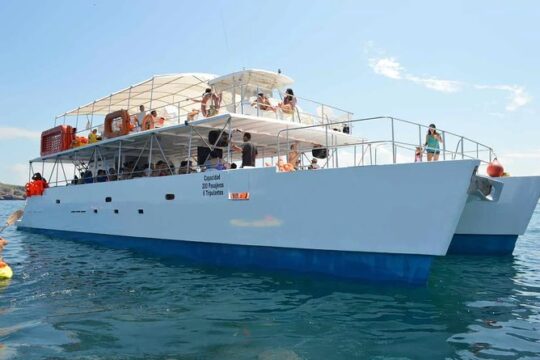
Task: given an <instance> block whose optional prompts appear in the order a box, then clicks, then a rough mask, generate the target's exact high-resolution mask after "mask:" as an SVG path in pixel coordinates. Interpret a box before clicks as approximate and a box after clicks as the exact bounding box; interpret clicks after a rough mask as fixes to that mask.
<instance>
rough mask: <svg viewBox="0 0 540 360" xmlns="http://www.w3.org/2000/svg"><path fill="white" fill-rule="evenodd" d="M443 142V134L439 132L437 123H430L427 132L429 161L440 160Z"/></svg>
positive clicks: (426, 144)
mask: <svg viewBox="0 0 540 360" xmlns="http://www.w3.org/2000/svg"><path fill="white" fill-rule="evenodd" d="M442 142H443V139H442V137H441V135H440V134H439V133H438V132H437V128H436V127H435V124H430V125H429V129H428V132H427V134H426V143H425V144H424V145H425V147H426V153H427V161H437V160H439V154H440V153H441V150H440V145H439V144H440V143H442Z"/></svg>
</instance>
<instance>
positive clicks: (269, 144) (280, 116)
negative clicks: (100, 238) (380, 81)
mask: <svg viewBox="0 0 540 360" xmlns="http://www.w3.org/2000/svg"><path fill="white" fill-rule="evenodd" d="M292 83H293V81H292V79H290V78H288V77H287V76H284V75H283V74H279V73H273V72H268V71H264V70H244V71H240V72H236V73H232V74H229V75H225V76H221V77H217V76H215V75H210V74H174V75H162V76H155V77H153V78H152V79H149V80H146V81H144V82H141V83H139V84H135V85H133V86H130V87H129V88H126V89H123V90H120V91H118V92H116V93H113V94H111V95H109V96H108V97H104V98H101V99H98V100H96V101H93V102H91V103H89V104H86V105H84V106H81V107H78V108H76V109H73V110H71V111H68V112H66V113H64V114H62V115H60V116H58V117H57V118H56V119H55V123H58V121H62V123H64V124H72V125H74V127H75V128H77V129H78V128H79V126H81V127H84V128H85V130H77V131H76V133H77V134H78V135H86V134H87V133H88V131H89V130H91V129H99V131H100V132H102V131H103V120H104V118H105V117H106V116H107V114H110V113H112V112H115V111H119V110H123V111H124V110H127V112H128V113H129V118H130V119H135V118H136V115H137V112H138V111H139V107H140V106H141V105H142V106H144V107H145V108H146V110H156V112H157V117H158V118H163V122H162V123H160V124H156V127H155V128H152V129H149V130H146V131H139V132H134V131H131V132H126V133H125V134H120V135H119V136H116V135H115V136H114V137H110V138H104V139H103V140H101V141H99V142H96V143H94V144H89V145H84V146H80V147H73V148H71V149H67V150H65V151H61V152H57V153H53V154H49V155H45V156H42V157H39V158H36V159H33V160H31V162H30V163H31V171H30V173H33V172H34V169H33V168H32V163H36V162H42V163H46V162H49V163H54V165H53V167H52V170H51V176H50V177H49V180H51V179H52V173H53V172H54V171H55V170H56V174H57V181H56V184H62V183H67V182H69V181H70V180H69V179H68V176H66V171H65V169H64V164H65V163H70V164H71V165H73V166H74V169H73V173H74V175H76V174H78V172H77V171H79V172H81V171H83V170H84V171H87V170H89V169H92V171H93V174H94V175H95V174H96V173H97V172H98V171H105V172H106V173H107V174H108V173H109V172H111V171H114V172H115V173H117V174H121V173H122V172H125V171H127V170H129V172H130V173H131V174H133V173H134V172H136V171H139V172H142V171H143V170H144V169H145V167H146V168H147V169H150V168H151V167H154V164H153V162H156V159H158V161H159V162H164V163H166V164H167V173H169V174H175V173H181V172H182V171H183V173H189V172H190V171H193V170H194V169H193V168H192V167H191V166H187V167H186V163H188V164H191V163H195V162H197V163H198V164H199V165H202V164H204V163H205V162H206V160H209V158H210V157H211V156H210V153H211V152H212V151H214V150H217V151H218V153H219V158H220V159H222V160H223V161H224V162H226V163H228V164H232V163H233V162H239V161H241V154H239V153H238V152H235V151H234V147H235V146H238V145H241V143H242V135H240V133H244V132H249V133H250V134H251V136H252V140H251V142H252V143H253V145H255V146H256V148H257V149H258V152H259V157H258V159H259V161H258V162H257V166H264V165H265V164H272V165H273V164H274V163H276V162H277V161H278V160H279V159H284V160H286V161H289V160H288V159H285V157H288V155H290V151H291V145H293V144H294V145H295V147H296V149H295V150H294V151H295V152H297V153H298V156H299V160H298V166H297V169H298V170H301V169H307V168H308V165H310V164H311V162H312V161H313V159H314V158H315V155H316V152H317V151H319V152H320V151H323V152H324V154H325V156H319V155H321V154H319V155H318V156H317V158H318V159H319V164H318V166H319V167H320V168H323V169H324V168H336V167H344V166H359V165H376V164H392V163H394V164H395V163H403V162H413V161H415V156H414V155H415V150H416V149H417V147H422V146H423V144H424V142H425V131H426V130H427V126H425V125H422V124H418V123H414V122H410V121H406V120H401V119H397V118H393V117H373V118H364V119H353V118H352V113H351V112H348V111H344V110H341V109H338V108H336V107H332V106H329V105H325V104H322V103H317V102H312V101H309V100H306V99H304V98H302V97H299V96H297V95H295V96H294V97H295V99H296V106H294V107H293V111H285V110H290V109H286V108H285V109H284V108H283V107H282V103H283V98H284V96H287V95H284V93H283V89H284V88H286V87H290V86H291V84H292ZM208 88H210V89H212V94H215V95H212V96H215V97H216V98H217V97H218V96H219V106H218V107H217V108H218V109H217V112H216V113H211V114H206V115H207V116H204V115H203V112H202V111H201V110H202V106H201V101H202V100H201V99H202V95H203V93H204V92H205V91H206V90H207V89H208ZM261 93H262V94H264V95H265V96H266V97H267V99H268V102H267V103H265V104H263V105H265V106H260V105H261V103H260V102H259V99H258V98H257V94H261ZM212 99H214V98H213V97H212V98H211V100H210V102H212V101H213V100H212ZM280 102H281V104H280ZM310 106H311V107H310ZM307 109H311V111H308V110H307ZM146 113H147V111H145V113H144V114H146ZM55 125H56V124H55ZM212 131H213V132H214V133H215V134H214V135H219V136H218V138H220V137H221V136H222V135H223V134H225V135H226V137H227V138H228V141H227V142H226V143H225V144H218V142H212V141H211V139H210V136H209V135H210V134H209V133H210V132H212ZM439 131H440V133H441V136H442V140H443V141H442V147H441V149H440V152H441V160H455V159H480V160H482V161H483V162H484V163H487V162H489V161H491V160H492V158H493V156H494V153H493V149H491V148H490V147H489V146H486V145H483V144H481V143H479V142H476V141H474V140H471V139H470V138H468V137H465V136H462V135H458V134H454V133H452V132H449V131H445V130H439ZM81 133H82V134H81ZM200 149H207V150H208V151H206V152H205V153H204V155H201V153H200V151H201V150H200ZM201 156H205V158H204V159H201V158H200V157H201ZM212 157H213V156H212ZM131 163H134V164H131ZM126 164H131V165H130V168H129V169H126ZM137 167H138V168H139V169H138V170H136V168H137ZM60 168H61V171H62V173H63V175H64V180H62V181H58V173H59V171H60V170H59V169H60ZM44 169H45V167H43V166H42V171H44ZM176 169H180V170H178V171H177V170H176ZM204 170H205V167H204V166H201V168H198V169H197V171H204ZM68 172H69V171H68Z"/></svg>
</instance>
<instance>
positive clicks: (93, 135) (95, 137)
mask: <svg viewBox="0 0 540 360" xmlns="http://www.w3.org/2000/svg"><path fill="white" fill-rule="evenodd" d="M97 142H98V135H97V129H93V130H92V131H90V133H89V134H88V143H89V144H94V143H97Z"/></svg>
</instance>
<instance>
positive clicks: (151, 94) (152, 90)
mask: <svg viewBox="0 0 540 360" xmlns="http://www.w3.org/2000/svg"><path fill="white" fill-rule="evenodd" d="M155 78H156V77H155V76H154V77H152V89H151V90H150V105H149V107H150V109H148V111H152V100H153V97H154V79H155Z"/></svg>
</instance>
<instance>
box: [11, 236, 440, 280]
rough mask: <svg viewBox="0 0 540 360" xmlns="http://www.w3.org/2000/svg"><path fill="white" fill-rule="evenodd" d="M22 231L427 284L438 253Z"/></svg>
mask: <svg viewBox="0 0 540 360" xmlns="http://www.w3.org/2000/svg"><path fill="white" fill-rule="evenodd" d="M19 229H20V230H23V231H28V232H33V233H39V234H44V235H49V236H53V237H61V238H67V239H70V240H76V241H83V242H92V243H99V244H103V245H106V246H109V247H113V248H120V249H131V250H136V251H142V252H145V253H149V254H153V255H158V256H165V257H180V258H183V259H187V260H190V261H193V262H195V263H201V264H210V265H217V266H227V267H242V268H245V267H250V268H259V269H267V270H288V271H295V272H302V273H313V274H325V275H330V276H335V277H342V278H348V279H359V280H366V281H376V282H397V283H404V284H411V285H423V284H425V283H426V282H427V279H428V276H429V270H430V266H431V261H432V256H428V255H412V254H382V253H367V252H352V251H331V250H311V249H293V248H278V247H266V246H249V245H230V244H215V243H214V244H213V243H204V242H193V241H180V240H162V239H153V238H141V237H130V236H113V235H103V234H92V233H82V232H71V231H59V230H47V229H36V228H23V227H19Z"/></svg>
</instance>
